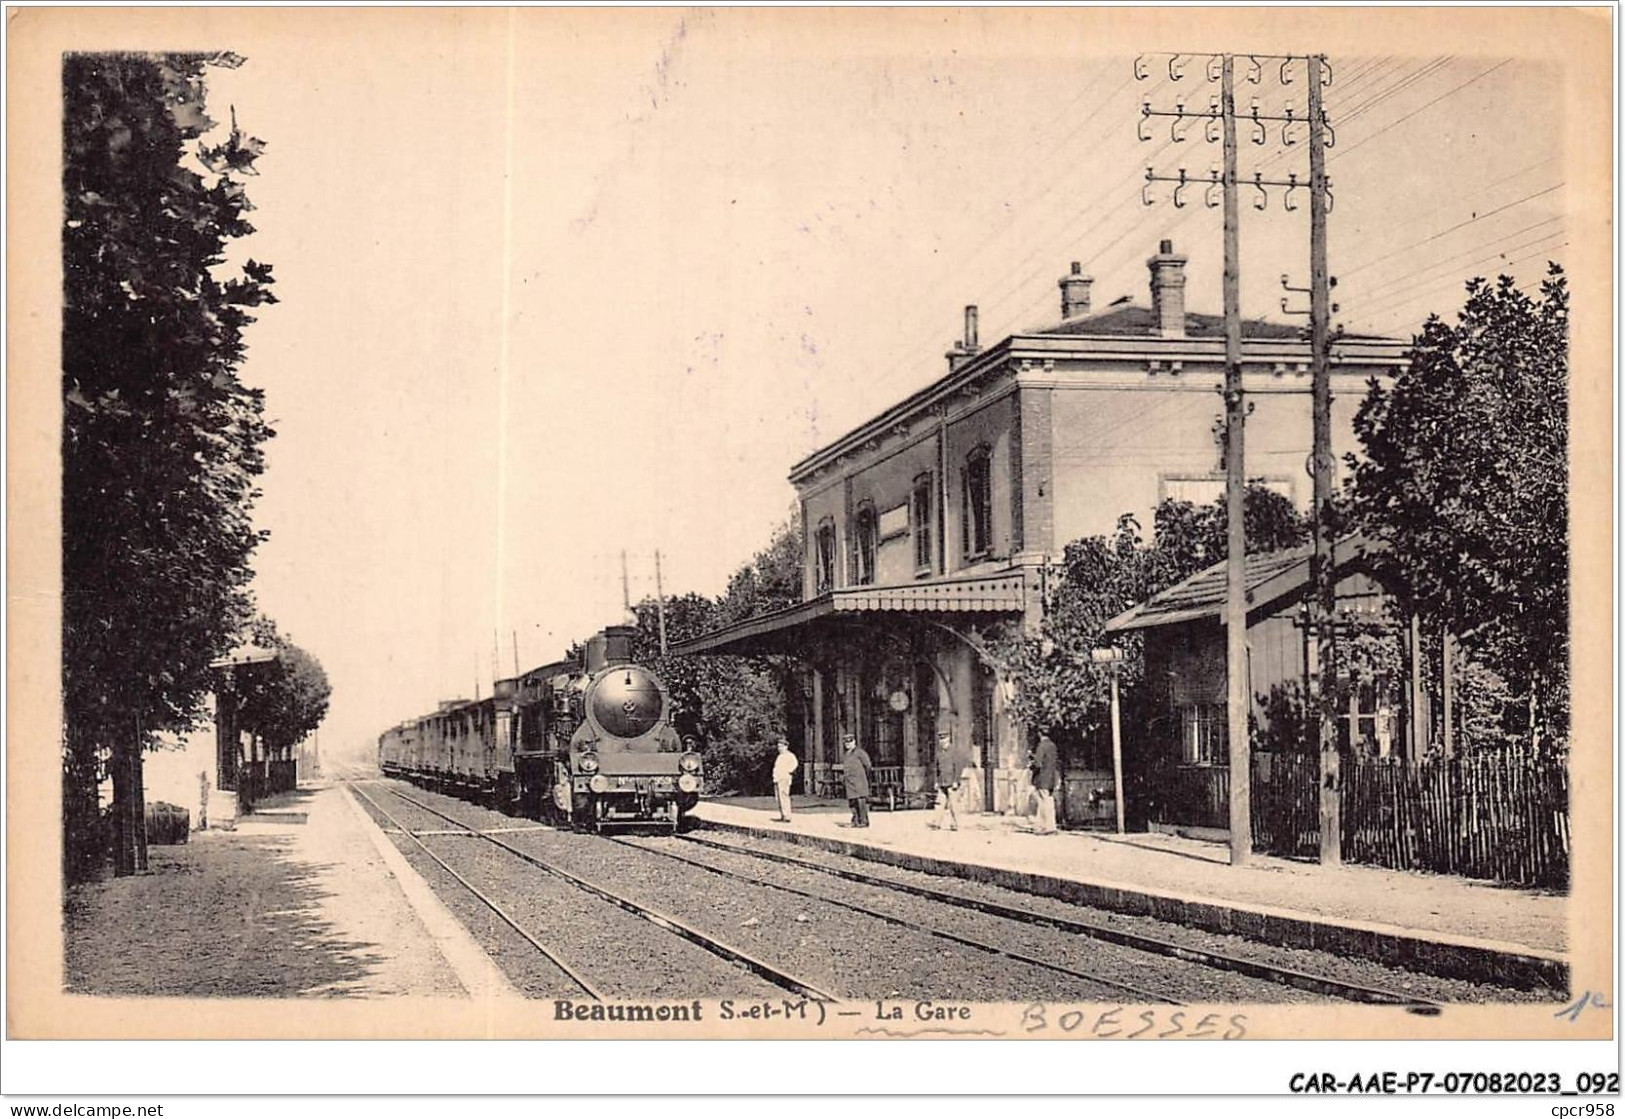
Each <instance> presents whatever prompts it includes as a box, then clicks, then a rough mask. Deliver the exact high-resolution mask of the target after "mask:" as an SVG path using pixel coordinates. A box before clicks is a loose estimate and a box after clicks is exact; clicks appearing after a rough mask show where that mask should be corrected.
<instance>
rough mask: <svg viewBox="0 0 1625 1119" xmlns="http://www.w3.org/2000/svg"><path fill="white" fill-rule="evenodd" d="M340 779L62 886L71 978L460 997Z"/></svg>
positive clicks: (213, 993) (103, 987)
mask: <svg viewBox="0 0 1625 1119" xmlns="http://www.w3.org/2000/svg"><path fill="white" fill-rule="evenodd" d="M342 795H343V794H342V792H341V791H340V790H338V789H330V790H320V791H310V790H301V791H300V793H298V794H296V795H295V796H293V797H289V798H286V799H287V800H288V801H289V802H290V803H292V804H293V805H294V807H297V808H299V809H301V811H300V812H299V814H298V815H297V816H284V817H278V816H275V815H272V814H270V813H267V814H266V815H264V816H263V817H252V818H250V819H249V820H245V821H244V822H243V823H242V824H241V825H240V827H239V828H238V830H236V831H230V832H228V831H206V832H199V833H196V834H195V835H194V836H193V837H192V841H191V842H190V843H187V844H185V845H184V846H179V847H160V846H154V847H152V848H151V849H150V855H149V860H150V862H149V866H150V870H149V872H148V873H145V874H138V875H134V876H131V877H128V878H114V879H109V880H107V881H104V882H96V883H91V884H89V885H85V886H81V887H75V888H74V889H72V890H70V891H68V894H67V898H66V912H65V914H64V924H65V930H64V931H65V933H66V936H65V950H66V986H67V988H68V989H69V990H71V991H76V992H81V993H86V994H97V995H154V996H173V997H221V998H250V997H274V998H291V997H320V998H342V997H366V998H376V997H384V996H393V995H419V996H439V997H462V996H463V995H464V991H463V987H462V985H461V984H460V983H459V982H458V980H457V976H456V974H455V973H454V972H453V970H452V968H451V967H450V966H449V965H448V964H447V963H446V961H445V959H444V958H442V957H441V955H440V953H439V951H438V950H437V949H436V948H435V946H434V944H433V943H432V942H431V941H430V939H429V936H428V933H427V931H426V930H425V929H424V928H423V925H422V924H421V922H419V920H418V918H417V916H416V915H415V914H414V913H413V912H412V910H411V908H410V907H409V906H408V905H407V903H406V899H405V898H404V897H403V896H402V895H401V893H400V890H399V888H398V887H397V886H396V884H395V882H394V880H393V879H392V878H391V877H390V875H389V873H388V871H387V870H385V868H384V867H383V865H382V863H381V862H380V860H379V858H378V854H377V852H376V851H375V850H374V849H373V848H372V846H371V845H370V844H369V843H368V842H367V841H366V838H365V835H364V832H363V830H362V829H364V828H365V827H366V825H365V824H364V823H363V822H362V821H360V820H359V819H357V818H356V817H355V816H354V813H353V812H352V811H351V810H350V809H349V808H348V806H347V805H344V804H343V803H342V801H341V800H340V799H338V798H341V797H342Z"/></svg>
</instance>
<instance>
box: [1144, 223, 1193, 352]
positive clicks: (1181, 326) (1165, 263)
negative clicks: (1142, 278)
mask: <svg viewBox="0 0 1625 1119" xmlns="http://www.w3.org/2000/svg"><path fill="white" fill-rule="evenodd" d="M1185 260H1186V258H1185V257H1182V256H1180V255H1179V254H1177V253H1175V252H1174V243H1173V242H1172V241H1166V240H1165V241H1163V242H1162V244H1161V245H1159V246H1158V247H1157V255H1156V256H1154V257H1152V258H1151V259H1149V260H1147V261H1146V262H1145V264H1146V267H1147V268H1149V269H1151V312H1152V314H1153V315H1154V316H1155V317H1156V320H1157V333H1158V334H1159V335H1161V336H1162V337H1163V338H1183V337H1185Z"/></svg>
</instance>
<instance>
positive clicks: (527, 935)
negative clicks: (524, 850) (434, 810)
mask: <svg viewBox="0 0 1625 1119" xmlns="http://www.w3.org/2000/svg"><path fill="white" fill-rule="evenodd" d="M347 784H348V786H349V789H350V791H351V792H353V793H354V794H355V795H357V796H359V797H360V798H361V799H362V800H364V801H366V802H367V803H368V804H370V805H372V807H373V810H374V811H375V812H377V813H378V814H379V815H380V816H382V817H383V818H384V819H386V820H388V821H389V822H390V823H391V824H392V825H394V827H395V828H396V830H398V831H399V832H400V833H401V834H402V835H404V836H405V837H406V838H407V839H409V840H411V841H412V843H413V844H415V845H416V846H417V848H418V850H420V851H422V852H423V853H424V854H425V855H427V856H428V857H429V859H431V860H432V861H433V862H434V864H435V865H436V866H438V867H439V868H440V869H441V870H443V871H445V872H446V873H447V874H449V875H451V877H452V878H454V879H456V880H457V881H458V882H459V883H461V884H462V886H463V888H464V889H466V890H467V891H468V892H469V893H470V894H472V895H473V896H474V897H475V898H476V899H478V900H479V901H480V902H481V903H482V904H483V905H484V906H485V907H486V908H487V909H489V910H491V912H493V913H495V914H496V915H497V917H498V918H500V919H501V920H502V922H503V923H504V924H506V925H507V926H508V927H509V928H511V929H512V930H513V931H514V932H516V933H518V934H519V935H520V936H521V937H523V938H524V939H525V940H526V941H527V942H528V943H529V944H530V946H531V947H532V948H535V949H536V950H537V951H538V952H540V953H541V954H542V955H543V956H545V957H546V958H547V959H548V960H549V961H550V962H551V963H552V964H553V966H554V967H556V968H558V969H559V970H560V971H561V972H563V973H564V974H565V976H566V977H567V978H569V980H570V981H571V982H573V983H574V984H575V985H576V986H578V987H580V988H581V990H582V992H583V993H584V994H585V995H586V996H587V997H588V998H590V999H592V1000H593V1001H594V1002H603V1001H605V999H604V992H603V991H601V990H599V989H598V987H596V986H595V985H594V984H593V983H591V982H590V981H589V980H587V979H585V978H584V977H582V975H581V974H580V973H579V972H578V971H576V970H575V969H574V968H573V967H571V966H570V965H569V964H567V963H565V962H564V960H563V959H562V958H561V957H560V956H559V954H558V953H557V952H555V951H554V950H553V949H552V948H550V947H548V946H547V945H546V944H543V943H542V941H541V940H540V939H538V938H537V937H536V936H535V935H534V934H533V933H532V932H531V931H530V930H529V929H527V928H525V926H524V925H522V924H521V923H520V922H519V920H518V918H516V917H514V916H513V914H511V913H509V912H508V911H507V910H506V909H504V908H503V907H502V906H501V905H500V904H499V903H498V902H497V901H496V899H495V898H493V897H491V895H489V894H487V893H486V892H485V891H484V890H482V889H480V888H479V887H478V886H476V885H474V883H472V882H470V881H469V880H468V879H467V878H465V877H464V876H463V875H461V874H459V873H458V872H457V871H456V870H454V869H453V868H452V867H451V864H449V863H447V862H446V860H445V859H442V858H441V857H440V856H439V855H437V854H435V853H434V851H433V850H431V849H430V847H429V845H428V844H427V843H424V842H423V840H422V838H420V836H419V833H417V832H414V831H413V830H412V829H411V828H409V827H407V826H406V825H405V824H403V823H401V821H400V820H399V819H398V818H397V817H396V816H395V814H394V813H392V812H390V811H389V809H387V808H385V807H384V806H383V805H381V804H379V803H378V802H377V801H376V800H374V799H373V798H372V797H370V796H368V795H367V793H366V792H365V791H364V790H363V789H361V788H360V787H359V786H358V785H356V784H355V782H353V781H351V782H347ZM390 791H391V792H394V790H393V789H391V790H390ZM396 795H400V794H396ZM403 799H408V798H403ZM459 834H467V835H473V834H475V833H474V831H473V830H472V829H469V828H460V829H459Z"/></svg>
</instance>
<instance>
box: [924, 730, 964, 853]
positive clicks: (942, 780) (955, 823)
mask: <svg viewBox="0 0 1625 1119" xmlns="http://www.w3.org/2000/svg"><path fill="white" fill-rule="evenodd" d="M964 774H965V756H964V755H963V754H962V753H960V752H959V750H958V749H956V748H955V746H954V740H953V736H952V735H951V734H949V733H948V732H947V731H945V730H944V731H941V732H939V733H938V734H937V815H936V818H935V819H933V820H932V821H931V825H930V826H931V827H932V828H934V829H936V830H939V831H940V830H941V829H942V818H943V816H947V817H948V830H949V831H958V830H959V816H958V814H957V813H956V812H955V811H954V797H955V795H957V794H958V792H959V783H960V780H961V779H962V778H963V777H964Z"/></svg>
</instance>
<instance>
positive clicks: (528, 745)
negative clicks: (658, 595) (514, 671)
mask: <svg viewBox="0 0 1625 1119" xmlns="http://www.w3.org/2000/svg"><path fill="white" fill-rule="evenodd" d="M634 633H635V631H634V630H633V629H632V628H631V627H629V626H611V627H609V628H607V629H605V630H603V631H602V632H600V633H598V634H595V635H594V636H593V637H592V638H591V639H590V640H588V641H587V643H586V644H585V646H584V647H583V649H582V653H581V656H580V658H579V659H578V660H568V661H560V662H557V663H554V664H548V665H543V666H541V667H539V668H534V669H532V670H531V671H529V672H527V673H525V674H523V675H522V676H518V677H515V678H513V679H510V680H499V681H497V682H496V685H495V687H494V688H493V690H492V695H491V697H490V698H489V699H484V700H478V701H472V702H470V701H462V700H454V701H451V702H449V703H443V704H441V705H440V709H439V710H438V711H436V712H434V713H433V714H430V715H425V716H423V717H421V718H418V719H413V720H409V721H408V722H405V723H402V724H400V725H399V726H396V727H393V728H391V729H390V730H388V731H386V732H384V734H383V735H382V736H381V737H380V738H379V740H378V763H379V769H380V770H381V771H382V772H383V773H385V774H386V775H388V776H399V777H405V778H408V779H409V780H412V781H415V782H418V783H420V784H423V785H425V786H428V787H430V788H436V789H441V790H445V791H449V792H455V793H459V794H463V795H471V796H476V797H479V798H480V799H484V800H487V801H489V802H493V803H494V804H495V805H496V806H497V807H499V808H501V809H503V810H504V811H508V812H516V813H520V814H523V815H527V816H544V815H545V816H548V817H551V818H553V819H555V820H558V821H560V822H562V823H567V824H569V825H571V826H574V827H582V828H592V829H595V830H601V829H603V828H605V827H609V826H612V825H616V824H633V823H648V822H661V823H664V824H666V825H668V826H670V827H672V828H676V827H677V826H679V824H680V823H681V821H682V816H683V813H685V812H687V811H688V810H689V809H691V808H693V807H694V805H695V804H697V803H698V802H699V795H700V792H701V790H702V789H703V788H704V780H705V778H704V767H703V764H702V762H701V759H700V755H699V754H697V753H694V752H692V751H687V750H684V748H683V744H682V742H681V740H680V739H679V738H678V735H677V732H676V730H675V729H674V728H673V727H672V725H671V696H670V693H669V692H667V690H666V686H665V684H664V683H663V682H662V681H661V679H660V677H659V676H657V675H656V674H655V673H654V672H653V671H652V670H651V669H649V668H647V667H646V666H644V665H640V664H636V663H634V662H633V660H632V656H631V652H632V637H633V634H634Z"/></svg>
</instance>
